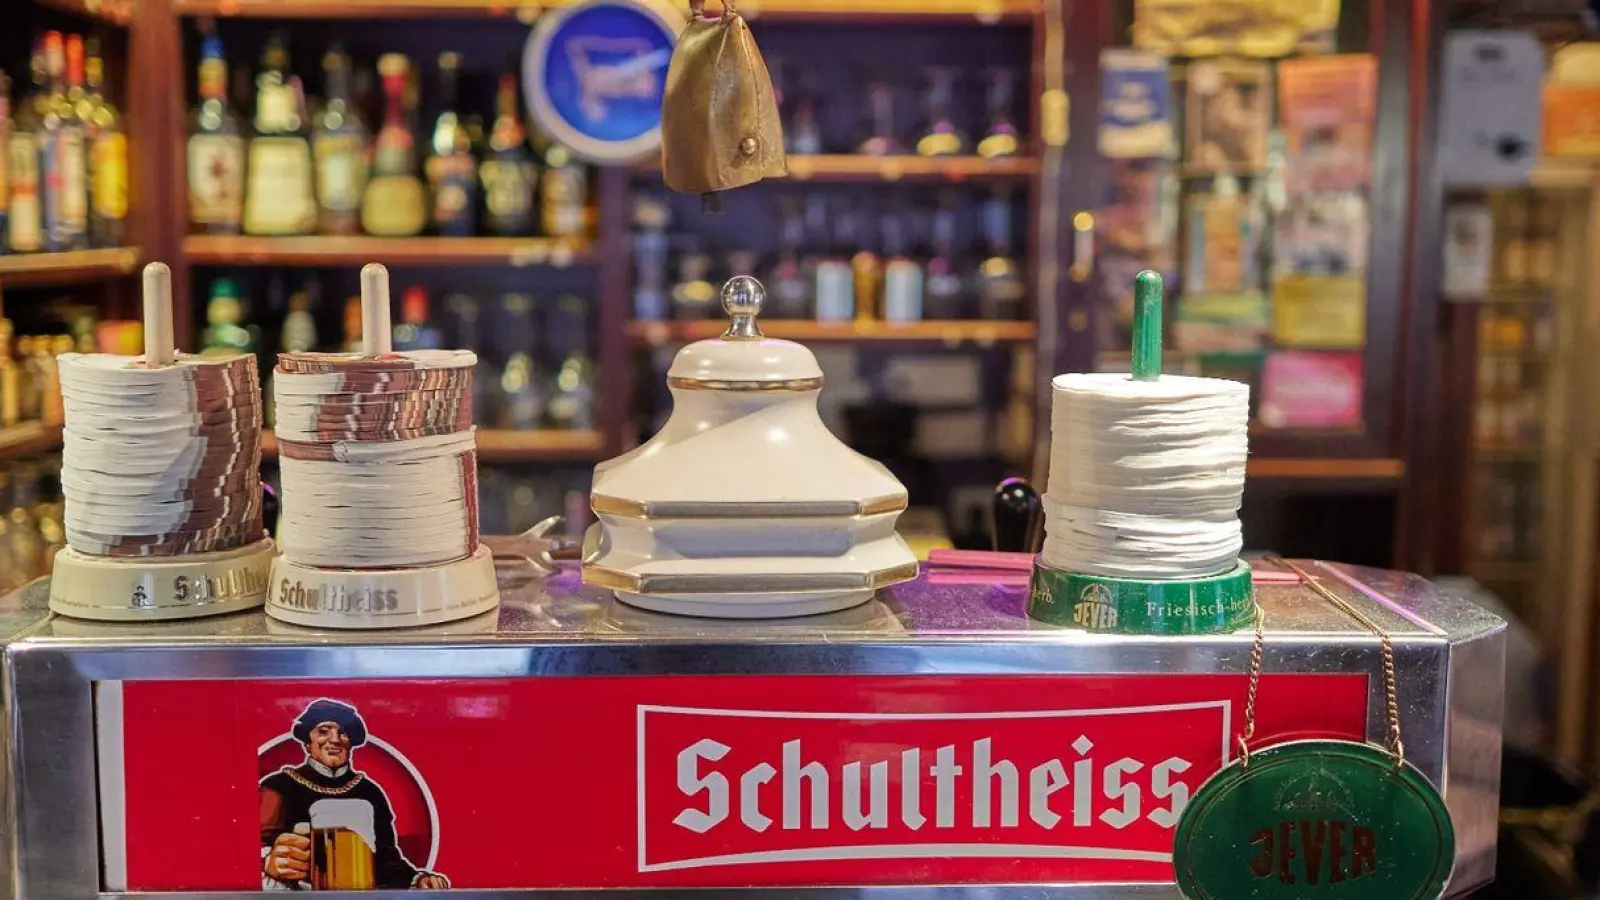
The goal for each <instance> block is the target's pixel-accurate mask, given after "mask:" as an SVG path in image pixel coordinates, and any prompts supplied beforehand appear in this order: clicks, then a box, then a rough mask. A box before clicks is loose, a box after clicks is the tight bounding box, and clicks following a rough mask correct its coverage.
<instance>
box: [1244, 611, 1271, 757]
mask: <svg viewBox="0 0 1600 900" xmlns="http://www.w3.org/2000/svg"><path fill="white" fill-rule="evenodd" d="M1255 606H1256V640H1255V644H1254V645H1253V646H1252V647H1251V648H1250V691H1249V693H1247V694H1246V695H1245V698H1244V733H1243V734H1240V735H1239V765H1241V766H1244V767H1246V768H1248V767H1249V766H1250V742H1251V741H1252V740H1254V739H1255V736H1256V695H1257V694H1258V693H1259V692H1260V691H1261V658H1262V656H1264V655H1265V654H1266V650H1267V612H1266V610H1264V609H1262V608H1261V604H1259V603H1257V604H1256V605H1255Z"/></svg>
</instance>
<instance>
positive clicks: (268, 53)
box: [243, 33, 317, 235]
mask: <svg viewBox="0 0 1600 900" xmlns="http://www.w3.org/2000/svg"><path fill="white" fill-rule="evenodd" d="M295 84H296V83H295V82H294V81H293V80H291V79H290V77H289V47H288V43H287V40H286V39H285V38H284V36H283V35H282V34H281V33H279V34H273V36H272V37H271V38H269V39H268V40H267V46H266V49H264V50H263V51H262V53H261V73H260V74H259V75H257V76H256V116H255V122H254V126H255V127H254V129H253V132H254V133H253V136H252V137H251V139H250V149H249V154H248V156H247V161H246V164H245V187H244V223H243V228H244V232H245V234H262V235H294V234H310V233H311V232H312V231H313V230H315V228H316V225H317V200H316V194H315V190H316V176H315V174H314V168H313V165H312V161H311V142H310V141H309V140H308V139H307V137H306V132H307V130H308V129H307V124H308V123H307V122H306V121H305V119H304V118H303V116H302V115H301V108H302V103H303V98H302V97H301V95H300V92H299V91H298V90H296V88H295Z"/></svg>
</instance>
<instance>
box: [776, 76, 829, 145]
mask: <svg viewBox="0 0 1600 900" xmlns="http://www.w3.org/2000/svg"><path fill="white" fill-rule="evenodd" d="M783 136H784V138H785V139H786V140H787V141H788V143H789V146H788V147H787V148H786V149H787V150H788V152H790V153H795V154H799V155H805V154H812V153H821V152H822V126H821V125H820V124H818V122H817V89H816V86H815V85H814V84H812V83H810V81H809V80H807V81H806V82H804V83H802V84H801V85H800V89H799V90H797V91H796V92H795V98H794V112H793V114H792V115H791V116H790V117H789V126H788V127H786V128H784V130H783Z"/></svg>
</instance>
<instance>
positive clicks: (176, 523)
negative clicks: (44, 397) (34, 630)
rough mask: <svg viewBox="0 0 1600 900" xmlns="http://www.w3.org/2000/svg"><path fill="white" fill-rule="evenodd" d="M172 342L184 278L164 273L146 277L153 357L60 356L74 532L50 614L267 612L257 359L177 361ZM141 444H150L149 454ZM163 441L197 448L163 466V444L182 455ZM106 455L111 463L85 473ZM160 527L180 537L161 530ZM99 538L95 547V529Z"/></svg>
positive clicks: (157, 267)
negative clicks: (162, 519) (177, 285)
mask: <svg viewBox="0 0 1600 900" xmlns="http://www.w3.org/2000/svg"><path fill="white" fill-rule="evenodd" d="M173 344H174V341H173V338H172V275H171V272H170V270H169V269H168V268H167V266H166V265H164V264H162V263H158V262H153V263H150V264H149V265H147V266H145V269H144V356H143V357H124V358H119V357H106V356H100V355H87V356H86V355H81V354H73V355H72V356H71V357H70V358H68V357H66V356H63V358H62V365H63V370H64V375H63V388H62V390H63V393H64V395H65V402H66V405H67V416H68V421H67V426H68V427H67V429H66V438H65V443H66V448H65V450H64V457H63V470H64V472H63V474H64V479H63V490H64V492H65V493H66V494H67V504H68V507H67V509H68V514H69V515H68V525H69V534H68V546H66V547H63V548H62V549H61V550H60V551H59V552H57V553H56V556H55V559H54V561H53V563H52V565H51V571H50V599H49V605H50V610H51V611H52V612H56V613H60V614H62V615H65V616H73V617H75V618H80V619H91V620H96V621H104V622H142V621H167V620H172V619H189V618H196V617H199V616H209V615H218V614H221V613H229V612H237V611H239V610H244V609H254V608H256V607H259V606H261V604H262V603H263V602H264V601H265V600H266V594H267V573H268V568H269V567H270V566H271V564H272V557H273V543H272V540H271V538H268V537H266V535H265V532H264V531H263V529H262V528H261V483H260V477H259V466H260V441H259V434H260V419H259V410H260V393H259V391H260V386H259V385H260V381H259V379H258V378H257V377H256V369H255V359H254V357H241V358H236V359H232V360H226V361H223V362H212V361H207V360H195V359H193V358H188V357H184V358H179V356H178V354H177V353H176V351H175V350H174V349H173ZM73 373H76V374H73ZM96 378H98V379H103V380H101V381H100V382H99V383H98V384H95V383H94V379H96ZM97 388H98V389H97ZM124 403H128V404H134V405H132V406H125V405H123V404H124ZM80 404H82V405H80ZM90 410H93V411H94V413H93V414H92V415H91V414H90ZM78 417H85V419H86V420H78V421H75V419H77V418H78ZM96 419H99V421H96ZM157 423H160V424H157ZM141 432H143V433H144V434H145V435H150V437H149V442H146V443H141ZM157 434H159V435H163V436H165V435H173V434H177V435H185V434H187V438H186V439H185V438H179V440H182V441H183V445H182V446H181V447H177V448H173V449H174V452H173V453H172V454H170V455H169V456H168V457H162V458H160V459H156V458H153V457H151V456H150V455H149V452H148V451H149V449H150V447H151V446H152V443H154V444H162V445H167V446H170V443H169V442H168V441H166V440H163V439H162V438H160V437H156V436H155V435H157ZM135 447H139V448H141V449H133V448H135ZM191 451H193V452H191ZM119 453H120V454H122V455H121V456H120V457H119V456H116V454H119ZM129 453H132V454H133V455H132V456H131V457H130V456H128V454H129ZM96 454H100V455H101V457H102V458H103V459H102V461H103V462H106V465H104V466H101V465H99V464H98V463H97V464H93V465H89V466H87V467H83V468H81V469H80V467H81V466H83V465H84V464H85V463H87V461H88V458H90V457H94V456H95V455H96ZM124 462H126V463H127V465H124V464H123V463H124ZM158 465H159V466H160V467H161V468H160V470H159V471H158V470H157V468H154V467H156V466H158ZM146 469H148V472H149V474H140V472H144V471H146ZM74 470H79V471H77V473H76V474H75V473H74ZM180 473H181V474H180ZM80 479H94V481H95V483H94V484H93V485H91V484H88V483H86V482H85V481H80ZM151 481H161V482H163V483H164V484H165V485H166V486H165V487H163V488H162V489H161V491H162V496H161V497H160V498H153V497H151V496H149V493H150V491H149V482H151ZM129 491H136V493H131V494H130V493H129ZM180 498H181V499H180ZM158 501H159V502H158ZM158 509H159V510H163V512H162V513H159V514H157V513H156V512H154V511H155V510H158ZM157 515H164V516H167V517H168V518H167V519H166V522H167V525H166V526H162V527H164V528H170V529H173V530H166V531H158V527H157V526H155V525H153V524H151V523H152V522H153V521H154V517H156V516H157ZM145 516H149V518H146V517H145ZM136 522H137V523H138V524H135V523H136ZM202 522H203V523H206V524H201V523H202ZM90 526H95V527H96V528H97V531H96V532H95V533H94V535H93V536H91V535H90V534H86V533H85V531H84V529H85V528H86V527H90ZM90 544H94V545H95V546H93V547H91V546H89V545H90ZM163 545H165V546H163ZM197 548H209V549H197ZM122 554H148V555H122Z"/></svg>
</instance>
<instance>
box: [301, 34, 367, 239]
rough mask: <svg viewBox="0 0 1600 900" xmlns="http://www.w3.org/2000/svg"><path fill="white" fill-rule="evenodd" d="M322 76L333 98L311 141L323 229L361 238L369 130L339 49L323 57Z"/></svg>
mask: <svg viewBox="0 0 1600 900" xmlns="http://www.w3.org/2000/svg"><path fill="white" fill-rule="evenodd" d="M322 72H323V85H324V87H325V89H326V90H327V92H328V97H327V101H326V102H325V103H324V104H323V107H322V110H321V112H320V113H318V114H317V120H316V124H315V127H314V128H313V131H312V136H311V152H312V155H313V156H314V157H315V158H316V161H317V207H318V216H317V217H318V220H319V228H320V230H321V232H322V233H323V234H357V233H359V232H360V230H361V192H362V190H363V189H364V188H365V187H366V184H367V127H366V125H365V124H364V123H363V122H362V121H361V114H360V113H359V112H358V111H357V110H356V107H355V104H354V103H352V102H351V101H350V57H348V56H346V55H345V53H344V51H343V49H341V48H340V47H339V46H338V45H337V44H335V45H334V46H332V47H330V48H329V49H328V52H327V54H326V55H324V56H323V57H322Z"/></svg>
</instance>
